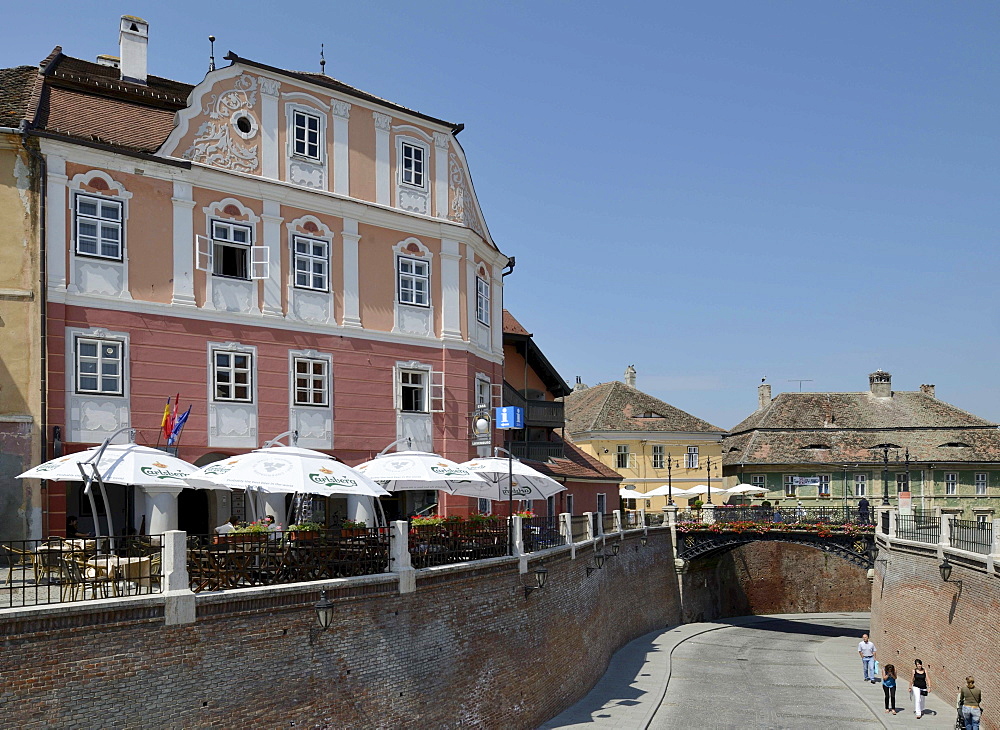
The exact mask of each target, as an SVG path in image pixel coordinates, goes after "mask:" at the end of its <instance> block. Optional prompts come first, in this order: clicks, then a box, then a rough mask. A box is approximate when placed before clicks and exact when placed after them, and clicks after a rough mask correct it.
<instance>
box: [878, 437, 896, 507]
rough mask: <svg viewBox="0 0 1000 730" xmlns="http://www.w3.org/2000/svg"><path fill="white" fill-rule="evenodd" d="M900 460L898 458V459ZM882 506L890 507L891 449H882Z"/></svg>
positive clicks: (884, 447) (886, 447)
mask: <svg viewBox="0 0 1000 730" xmlns="http://www.w3.org/2000/svg"><path fill="white" fill-rule="evenodd" d="M897 458H898V457H897ZM882 506H883V507H888V506H889V447H888V446H883V447H882Z"/></svg>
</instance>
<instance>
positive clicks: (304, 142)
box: [291, 109, 323, 162]
mask: <svg viewBox="0 0 1000 730" xmlns="http://www.w3.org/2000/svg"><path fill="white" fill-rule="evenodd" d="M291 136H292V155H293V156H295V157H302V158H305V159H307V160H313V161H314V162H321V161H322V160H323V122H322V119H321V118H320V116H319V115H318V114H310V113H309V112H307V111H304V110H302V109H293V110H292V135H291Z"/></svg>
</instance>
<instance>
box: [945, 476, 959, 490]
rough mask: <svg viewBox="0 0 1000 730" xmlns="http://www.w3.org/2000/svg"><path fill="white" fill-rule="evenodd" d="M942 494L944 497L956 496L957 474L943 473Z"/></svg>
mask: <svg viewBox="0 0 1000 730" xmlns="http://www.w3.org/2000/svg"><path fill="white" fill-rule="evenodd" d="M944 493H945V496H954V495H957V494H958V472H957V471H946V472H945V473H944Z"/></svg>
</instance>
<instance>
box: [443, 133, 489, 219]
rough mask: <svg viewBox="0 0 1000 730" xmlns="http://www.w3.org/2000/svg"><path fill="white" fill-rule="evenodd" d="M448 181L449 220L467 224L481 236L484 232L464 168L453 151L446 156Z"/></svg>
mask: <svg viewBox="0 0 1000 730" xmlns="http://www.w3.org/2000/svg"><path fill="white" fill-rule="evenodd" d="M448 182H449V187H450V188H451V213H450V214H449V215H448V218H449V219H450V220H453V221H455V222H457V223H461V224H462V225H464V226H468V227H469V228H471V229H472V230H474V231H475V232H476V233H478V234H479V235H480V236H482V237H483V238H486V234H485V232H484V231H483V226H482V223H480V221H479V215H478V214H477V213H476V207H475V203H474V202H473V198H472V191H471V190H470V188H469V181H468V178H467V177H466V175H465V168H464V167H463V166H462V163H461V162H460V161H459V159H458V155H456V154H455V153H454V152H452V153H451V155H450V156H449V158H448Z"/></svg>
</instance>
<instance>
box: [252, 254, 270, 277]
mask: <svg viewBox="0 0 1000 730" xmlns="http://www.w3.org/2000/svg"><path fill="white" fill-rule="evenodd" d="M270 276H271V251H270V249H268V247H267V246H251V247H250V278H251V279H267V278H268V277H270Z"/></svg>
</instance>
